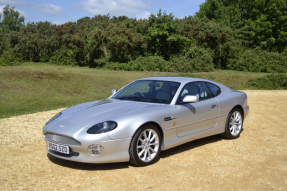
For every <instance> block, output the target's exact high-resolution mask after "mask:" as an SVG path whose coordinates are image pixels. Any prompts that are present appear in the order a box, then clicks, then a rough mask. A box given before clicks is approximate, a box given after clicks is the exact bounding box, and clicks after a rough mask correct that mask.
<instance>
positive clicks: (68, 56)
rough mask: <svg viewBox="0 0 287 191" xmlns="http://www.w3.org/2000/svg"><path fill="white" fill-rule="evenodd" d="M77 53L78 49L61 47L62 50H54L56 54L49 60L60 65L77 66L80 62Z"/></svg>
mask: <svg viewBox="0 0 287 191" xmlns="http://www.w3.org/2000/svg"><path fill="white" fill-rule="evenodd" d="M76 55H77V51H76V50H69V49H61V50H60V51H56V52H54V56H52V57H51V58H50V60H49V62H50V63H53V64H58V65H71V66H75V65H77V64H78V62H77V61H76Z"/></svg>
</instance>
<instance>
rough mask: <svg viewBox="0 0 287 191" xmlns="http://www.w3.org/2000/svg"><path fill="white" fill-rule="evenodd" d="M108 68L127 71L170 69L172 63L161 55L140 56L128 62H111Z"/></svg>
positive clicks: (166, 70)
mask: <svg viewBox="0 0 287 191" xmlns="http://www.w3.org/2000/svg"><path fill="white" fill-rule="evenodd" d="M106 68H109V69H112V70H126V71H165V72H168V71H170V63H169V62H168V61H166V60H164V58H163V57H161V56H147V57H142V56H140V57H138V58H137V59H135V60H133V61H130V62H128V63H117V62H116V63H109V64H107V65H106Z"/></svg>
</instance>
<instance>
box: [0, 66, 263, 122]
mask: <svg viewBox="0 0 287 191" xmlns="http://www.w3.org/2000/svg"><path fill="white" fill-rule="evenodd" d="M266 75H267V74H264V73H251V72H237V71H228V70H224V71H216V72H207V73H206V72H203V73H167V72H127V71H112V70H104V69H94V68H87V67H70V66H58V65H49V64H44V63H32V62H27V63H24V64H22V65H20V66H0V118H6V117H11V116H14V115H22V114H28V113H35V112H40V111H47V110H53V109H58V108H63V107H70V106H72V105H76V104H79V103H83V102H88V101H93V100H99V99H105V98H107V97H109V96H110V95H111V90H112V89H120V88H121V87H123V86H124V85H126V84H128V83H130V82H132V81H134V80H136V79H139V78H143V77H151V76H189V77H198V78H205V79H210V80H214V81H216V82H219V83H222V84H224V85H226V86H228V87H231V88H233V89H256V87H254V86H251V85H250V84H249V83H248V80H250V79H255V78H258V77H264V76H266Z"/></svg>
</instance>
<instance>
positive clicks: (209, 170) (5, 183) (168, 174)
mask: <svg viewBox="0 0 287 191" xmlns="http://www.w3.org/2000/svg"><path fill="white" fill-rule="evenodd" d="M244 92H246V93H247V95H248V105H249V106H250V113H249V116H248V117H247V119H246V121H245V123H244V131H243V132H242V134H241V137H240V138H238V139H236V140H225V139H222V138H221V137H220V136H218V135H216V136H211V137H207V138H203V139H200V140H196V141H192V142H189V143H187V144H184V145H181V146H178V147H175V148H172V149H169V150H167V151H164V152H162V153H161V158H160V161H159V162H157V163H156V164H154V165H151V166H147V167H134V166H131V165H130V164H129V163H112V164H84V163H76V162H71V161H65V160H61V159H57V158H55V157H53V156H51V155H47V153H46V149H45V142H44V139H43V137H42V127H43V126H44V124H45V123H46V122H47V121H48V120H49V119H50V118H51V117H52V116H53V115H55V114H56V113H58V112H59V111H61V110H62V109H58V110H54V111H47V112H40V113H35V114H29V115H22V116H16V117H11V118H6V119H1V120H0V140H1V141H0V149H1V156H0V190H287V178H286V177H287V131H286V128H287V123H286V121H285V118H286V117H287V91H265V90H262V91H260V90H257V91H256V90H250V91H244Z"/></svg>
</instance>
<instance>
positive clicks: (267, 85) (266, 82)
mask: <svg viewBox="0 0 287 191" xmlns="http://www.w3.org/2000/svg"><path fill="white" fill-rule="evenodd" d="M248 83H250V85H252V86H255V87H257V88H259V89H268V90H272V89H273V90H274V89H278V90H282V89H285V90H286V89H287V76H286V75H285V74H276V75H274V74H272V75H268V76H264V77H261V78H257V79H254V80H249V81H248Z"/></svg>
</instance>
